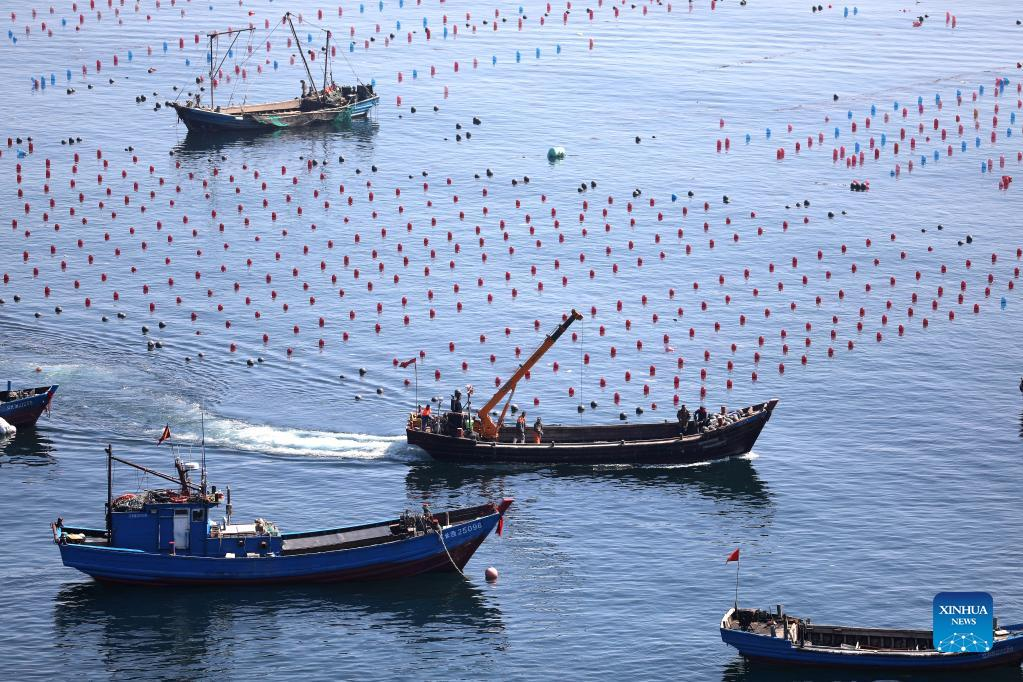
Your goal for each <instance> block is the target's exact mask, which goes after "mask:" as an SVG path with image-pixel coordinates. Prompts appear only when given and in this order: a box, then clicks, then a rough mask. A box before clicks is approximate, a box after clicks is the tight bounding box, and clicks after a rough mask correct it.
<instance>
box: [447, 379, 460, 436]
mask: <svg viewBox="0 0 1023 682" xmlns="http://www.w3.org/2000/svg"><path fill="white" fill-rule="evenodd" d="M462 421H463V419H462V392H461V391H460V390H458V389H457V388H456V389H455V394H454V395H453V396H451V414H450V415H449V416H448V425H449V426H450V427H451V431H452V433H457V432H458V429H460V428H462Z"/></svg>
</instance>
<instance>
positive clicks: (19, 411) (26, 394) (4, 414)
mask: <svg viewBox="0 0 1023 682" xmlns="http://www.w3.org/2000/svg"><path fill="white" fill-rule="evenodd" d="M56 392H57V386H56V384H55V385H53V386H40V387H38V388H25V389H21V390H17V391H15V390H12V389H11V382H9V381H8V382H7V390H6V391H0V419H3V420H4V421H6V422H7V423H8V424H11V425H13V426H32V425H34V424H35V423H36V421H38V420H39V416H40V415H41V414H42V413H43V412H44V411H45V410H48V409H50V403H51V402H52V401H53V394H54V393H56Z"/></svg>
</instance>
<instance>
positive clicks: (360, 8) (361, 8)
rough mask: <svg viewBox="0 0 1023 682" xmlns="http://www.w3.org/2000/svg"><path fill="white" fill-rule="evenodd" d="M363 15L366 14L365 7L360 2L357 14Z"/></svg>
mask: <svg viewBox="0 0 1023 682" xmlns="http://www.w3.org/2000/svg"><path fill="white" fill-rule="evenodd" d="M365 13H366V6H365V5H364V4H362V3H361V2H360V3H359V14H365Z"/></svg>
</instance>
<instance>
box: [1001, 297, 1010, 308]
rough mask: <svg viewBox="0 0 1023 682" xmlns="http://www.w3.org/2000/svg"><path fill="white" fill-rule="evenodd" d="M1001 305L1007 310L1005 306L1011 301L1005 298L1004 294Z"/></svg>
mask: <svg viewBox="0 0 1023 682" xmlns="http://www.w3.org/2000/svg"><path fill="white" fill-rule="evenodd" d="M999 305H1001V306H1002V310H1005V306H1007V305H1009V302H1008V301H1006V300H1005V296H1002V300H1001V302H1000V303H999Z"/></svg>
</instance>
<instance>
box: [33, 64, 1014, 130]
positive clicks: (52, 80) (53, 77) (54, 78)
mask: <svg viewBox="0 0 1023 682" xmlns="http://www.w3.org/2000/svg"><path fill="white" fill-rule="evenodd" d="M56 84H57V74H55V73H51V74H50V85H56ZM1009 134H1010V135H1012V131H1011V130H1010V131H1009Z"/></svg>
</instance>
